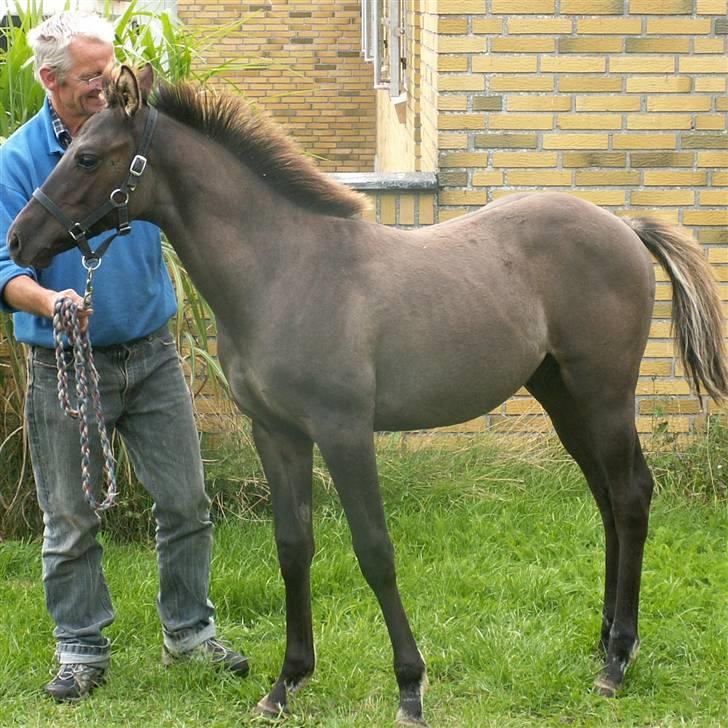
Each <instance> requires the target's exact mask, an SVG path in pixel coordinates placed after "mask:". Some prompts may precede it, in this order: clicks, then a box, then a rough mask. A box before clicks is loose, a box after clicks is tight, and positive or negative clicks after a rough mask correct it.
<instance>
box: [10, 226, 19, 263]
mask: <svg viewBox="0 0 728 728" xmlns="http://www.w3.org/2000/svg"><path fill="white" fill-rule="evenodd" d="M8 252H9V253H10V257H11V258H15V256H16V255H17V254H18V253H19V252H20V237H19V236H18V234H17V233H14V232H11V233H10V234H9V235H8Z"/></svg>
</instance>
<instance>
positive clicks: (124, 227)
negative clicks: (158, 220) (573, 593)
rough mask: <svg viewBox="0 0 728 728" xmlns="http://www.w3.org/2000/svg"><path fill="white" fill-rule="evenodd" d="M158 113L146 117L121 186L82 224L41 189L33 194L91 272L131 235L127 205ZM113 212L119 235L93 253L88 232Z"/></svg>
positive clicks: (137, 178) (154, 112)
mask: <svg viewBox="0 0 728 728" xmlns="http://www.w3.org/2000/svg"><path fill="white" fill-rule="evenodd" d="M158 115H159V114H158V112H157V110H156V109H155V108H154V107H153V106H150V107H149V114H148V116H147V120H146V123H145V125H144V133H143V135H142V140H141V142H140V143H139V148H138V149H137V153H136V154H135V155H134V159H132V160H131V164H130V165H129V171H128V172H127V175H126V177H125V179H124V181H123V182H122V183H121V186H120V187H117V188H116V189H115V190H114V191H113V192H112V193H111V194H110V195H109V199H108V200H107V201H106V202H105V203H104V204H103V205H101V206H100V207H98V208H97V209H96V210H94V212H92V213H91V214H90V215H88V216H87V217H85V218H84V219H83V220H81V222H74V221H73V220H71V218H70V217H68V216H67V215H66V214H65V213H64V212H63V211H62V210H61V209H60V208H59V207H58V205H56V203H55V202H53V200H51V199H50V197H48V195H46V193H45V192H43V191H42V190H41V189H40V188H38V189H36V190H34V191H33V197H34V198H35V199H36V200H38V202H40V204H41V205H43V207H45V209H46V210H48V212H50V213H51V215H53V217H55V218H56V220H58V222H60V223H61V225H63V227H65V228H66V230H67V232H68V234H69V235H70V236H71V237H72V238H73V240H74V242H75V243H76V245H77V246H78V247H79V248H80V249H81V252H82V253H83V264H84V267H85V268H86V269H87V270H88V269H91V268H94V269H95V268H98V266H99V264H100V262H101V256H102V255H103V254H104V253H105V252H106V250H107V249H108V247H109V245H111V241H112V240H114V238H116V237H117V236H120V235H121V236H123V235H128V234H129V233H130V232H131V225H130V224H129V210H128V208H127V205H128V203H129V195H130V194H131V193H132V192H134V190H135V189H136V186H137V185H138V184H139V179H140V178H141V176H142V174H143V173H144V170H145V169H146V167H147V157H146V154H147V151H148V150H149V145H150V143H151V141H152V135H153V134H154V127H155V126H156V124H157V117H158ZM112 210H117V212H118V216H119V217H118V222H117V223H116V232H113V233H112V234H111V235H109V236H108V237H106V238H105V239H104V240H103V241H102V243H101V245H99V247H98V248H96V250H91V246H90V245H89V244H88V240H86V236H87V235H88V233H89V230H90V229H91V227H92V226H93V225H94V224H95V223H97V222H98V221H99V220H101V218H102V217H104V216H105V215H107V214H108V213H109V212H111V211H112Z"/></svg>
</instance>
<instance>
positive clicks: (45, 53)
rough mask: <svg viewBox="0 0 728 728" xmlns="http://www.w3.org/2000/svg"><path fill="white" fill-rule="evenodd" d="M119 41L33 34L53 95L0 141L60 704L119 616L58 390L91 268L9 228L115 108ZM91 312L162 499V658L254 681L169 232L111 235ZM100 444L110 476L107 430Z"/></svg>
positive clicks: (64, 24) (80, 691)
mask: <svg viewBox="0 0 728 728" xmlns="http://www.w3.org/2000/svg"><path fill="white" fill-rule="evenodd" d="M113 39H114V31H113V28H112V26H111V25H110V24H109V23H108V22H107V21H106V20H103V19H102V18H99V17H97V16H94V15H86V14H81V13H69V12H65V13H61V14H59V15H56V16H53V17H50V18H48V19H47V20H45V21H44V22H43V23H41V24H40V25H39V26H38V27H37V28H35V29H34V30H33V31H31V32H30V33H29V35H28V41H29V43H30V45H31V48H32V49H33V53H34V62H35V72H36V76H37V78H38V80H39V81H40V82H41V84H42V85H43V87H44V88H45V89H46V92H47V99H46V102H45V104H44V106H43V108H42V109H41V110H40V111H39V112H38V114H37V115H36V116H35V117H33V118H32V119H30V120H29V121H28V122H27V123H26V124H24V125H23V126H22V127H21V128H20V129H18V130H17V132H16V133H15V134H13V135H12V136H11V137H10V138H9V139H8V140H7V141H6V142H5V144H3V145H2V146H0V306H1V307H2V309H3V310H5V311H11V312H13V314H14V326H15V335H16V338H17V339H18V340H19V341H22V342H24V343H26V344H28V345H29V346H30V355H29V361H28V367H29V369H28V371H29V376H28V393H27V404H26V420H27V427H28V438H29V442H30V448H31V456H32V461H33V472H34V476H35V481H36V487H37V492H38V501H39V503H40V506H41V508H42V510H43V520H44V535H43V551H42V556H43V583H44V588H45V596H46V604H47V608H48V611H49V613H50V615H51V617H52V618H53V620H54V622H55V625H56V627H55V631H54V635H55V638H56V640H57V649H56V657H57V660H58V662H59V663H60V669H59V671H58V674H57V675H56V676H55V677H54V678H53V680H51V682H49V683H48V684H47V685H46V686H45V690H46V692H47V693H48V694H50V695H51V696H52V697H53V698H55V699H56V700H59V701H68V700H78V699H80V698H83V697H85V696H87V695H88V694H89V692H90V691H91V690H92V689H93V688H95V687H96V686H98V685H100V684H101V683H102V682H104V680H105V677H106V672H107V667H108V664H109V657H110V642H109V639H108V638H106V637H104V636H103V634H102V630H103V629H104V628H105V627H107V626H108V625H109V624H111V622H112V621H113V619H114V611H113V608H112V604H111V600H110V597H109V593H108V590H107V587H106V584H105V581H104V577H103V572H102V566H101V551H102V548H101V545H100V543H99V542H98V540H97V538H96V534H97V532H98V529H99V525H100V518H99V516H98V514H97V513H95V512H94V511H93V510H92V509H91V508H90V507H89V505H88V504H87V503H86V501H85V499H84V494H83V492H82V489H81V477H80V473H81V464H80V463H81V456H80V445H79V434H78V424H77V422H76V421H75V420H73V419H71V418H69V417H67V416H66V415H65V414H64V413H63V412H62V411H61V408H60V406H59V404H58V400H57V393H56V387H57V385H56V373H55V363H54V361H55V359H54V350H53V346H54V342H53V337H52V324H51V317H52V315H53V310H54V305H55V302H56V301H57V300H58V299H59V298H60V297H62V296H67V297H69V298H71V299H72V300H73V301H75V302H76V303H77V304H79V305H81V304H82V297H81V295H80V293H79V292H81V291H83V290H84V285H85V271H84V269H83V267H82V265H81V255H80V252H79V251H78V250H72V251H68V252H65V253H63V254H61V255H59V256H57V257H56V258H54V260H53V262H52V263H51V265H50V266H49V267H48V268H45V269H43V270H33V269H26V268H20V267H18V266H16V265H15V264H13V263H12V262H11V261H10V259H9V256H8V250H7V245H6V237H7V231H8V228H9V227H10V224H11V223H12V220H13V218H14V217H15V216H16V215H17V213H18V212H19V211H20V210H21V209H22V207H23V206H24V205H25V203H26V202H27V201H28V200H29V199H30V197H31V195H32V192H33V189H34V188H36V187H39V186H40V185H41V184H42V183H43V181H44V180H45V179H46V177H47V176H48V175H49V174H50V172H51V170H52V169H53V168H54V166H55V165H56V164H57V163H58V161H59V159H60V158H61V155H62V154H63V152H64V149H65V148H66V147H67V146H68V144H69V143H70V142H71V139H72V138H73V137H74V136H75V135H76V134H77V133H78V131H79V129H80V128H81V126H82V125H83V123H84V122H85V121H86V120H87V119H88V118H89V117H90V116H92V115H93V114H94V113H96V112H97V111H99V110H100V109H102V108H103V107H104V98H103V94H102V91H101V78H100V77H101V75H102V73H103V71H104V70H105V69H107V68H108V67H110V66H111V65H112V63H113V61H114V50H113V45H112V43H113ZM96 243H97V244H98V241H96ZM91 246H92V248H94V247H95V245H94V241H91ZM92 306H93V310H92V311H89V310H85V311H82V312H81V318H82V325H83V326H84V327H88V330H89V335H90V338H91V341H92V343H93V346H94V353H95V364H96V368H97V370H98V372H99V377H100V388H101V399H102V404H103V408H104V414H105V417H106V420H107V426H109V427H115V428H116V430H117V431H118V432H119V434H120V435H121V437H122V438H123V440H124V442H125V444H126V446H127V449H128V451H129V454H130V457H131V460H132V463H133V465H134V469H135V471H136V473H137V475H138V476H139V479H140V480H141V482H142V483H143V484H144V486H145V488H146V489H147V491H148V492H149V493H150V494H151V496H152V498H153V499H154V509H153V513H154V516H155V518H156V521H157V531H156V547H157V559H158V564H159V576H160V586H159V595H158V600H157V602H158V610H159V615H160V618H161V621H162V626H163V637H164V646H163V661H164V663H165V664H170V663H172V662H175V661H177V660H180V659H185V658H189V657H194V658H196V659H206V660H209V661H210V662H212V663H214V664H216V665H218V666H220V667H223V668H226V669H228V670H231V671H232V672H233V673H235V674H237V675H241V676H242V675H245V674H247V672H248V661H247V659H246V658H245V657H243V656H242V655H240V654H238V653H236V652H234V651H232V650H231V649H229V648H228V647H226V646H225V645H223V644H222V643H221V642H220V641H219V640H217V639H216V638H215V622H214V619H213V615H214V609H213V606H212V604H211V602H210V601H209V599H208V586H209V570H210V557H211V548H212V524H211V522H210V517H209V505H210V501H209V499H208V498H207V495H206V494H205V490H204V481H203V472H202V461H201V457H200V451H199V442H198V436H197V431H196V427H195V422H194V418H193V413H192V406H191V401H190V396H189V392H188V390H187V387H186V384H185V381H184V379H183V376H182V371H181V368H180V364H179V359H178V355H177V351H176V348H175V346H174V343H173V341H172V338H171V336H170V334H169V332H168V330H167V322H168V320H169V318H170V317H171V316H172V315H173V314H174V312H175V311H176V303H175V298H174V292H173V289H172V285H171V282H170V279H169V276H168V274H167V271H166V268H165V266H164V262H163V259H162V252H161V246H160V234H159V230H158V228H156V227H154V226H153V225H150V224H148V223H141V222H135V223H134V224H133V229H132V232H131V234H130V235H128V236H127V237H124V238H120V239H119V240H118V241H116V242H115V243H114V244H113V245H111V247H110V248H109V250H108V252H107V253H106V255H105V256H104V258H103V265H102V266H101V267H100V268H99V270H98V271H97V272H96V274H95V277H94V299H93V302H92ZM91 429H95V428H91ZM95 445H96V447H95V448H94V451H95V456H94V457H95V461H94V463H93V468H94V474H95V476H96V481H99V480H100V476H101V468H102V457H101V455H100V453H99V452H98V450H99V448H98V438H97V440H96V443H95Z"/></svg>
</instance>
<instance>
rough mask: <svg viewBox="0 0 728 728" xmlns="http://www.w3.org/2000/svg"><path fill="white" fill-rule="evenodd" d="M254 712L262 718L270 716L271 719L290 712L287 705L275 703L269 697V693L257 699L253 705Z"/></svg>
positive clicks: (277, 718)
mask: <svg viewBox="0 0 728 728" xmlns="http://www.w3.org/2000/svg"><path fill="white" fill-rule="evenodd" d="M255 712H256V713H257V714H258V715H261V716H263V717H264V718H270V719H271V720H281V719H282V718H286V717H288V716H289V715H290V714H291V711H290V710H289V709H288V706H287V705H281V704H280V703H275V702H273V701H272V700H271V699H270V695H266V696H265V697H264V698H261V699H260V700H259V701H258V704H257V705H256V706H255Z"/></svg>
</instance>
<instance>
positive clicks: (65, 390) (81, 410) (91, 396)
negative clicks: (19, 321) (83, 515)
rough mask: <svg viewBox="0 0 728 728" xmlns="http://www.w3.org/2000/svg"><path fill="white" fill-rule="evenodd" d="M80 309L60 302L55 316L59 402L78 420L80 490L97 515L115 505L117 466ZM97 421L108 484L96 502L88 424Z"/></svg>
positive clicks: (57, 303) (96, 373)
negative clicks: (72, 387) (69, 353)
mask: <svg viewBox="0 0 728 728" xmlns="http://www.w3.org/2000/svg"><path fill="white" fill-rule="evenodd" d="M78 312H79V306H78V304H76V303H74V302H73V301H72V300H71V299H70V298H67V297H64V298H59V299H58V300H57V301H56V304H55V309H54V312H53V336H54V340H55V350H56V365H57V368H58V401H59V402H60V404H61V409H62V410H63V411H64V412H65V413H66V414H67V415H68V416H69V417H73V418H74V419H78V429H79V434H80V439H81V488H82V489H83V492H84V496H85V498H86V502H87V503H88V504H89V506H91V508H93V510H95V511H105V510H106V509H107V508H110V507H111V506H112V505H113V504H114V499H115V498H116V496H117V493H118V488H117V484H116V464H115V462H114V455H113V452H112V448H111V442H110V440H109V436H108V433H107V431H106V423H105V421H104V416H103V412H102V410H101V396H100V394H99V375H98V372H97V371H96V366H95V365H94V360H93V351H92V349H91V342H90V340H89V338H88V332H87V331H81V324H80V322H79V318H78ZM64 338H65V339H66V340H67V341H68V343H69V344H70V346H71V348H72V350H73V365H74V370H75V384H76V406H75V407H74V406H73V405H72V404H71V399H70V396H69V384H68V365H67V364H66V357H65V354H64ZM92 414H93V415H94V417H95V419H96V428H97V430H98V433H99V440H100V441H101V449H102V451H103V455H104V469H103V479H104V481H105V482H106V484H107V489H106V497H105V498H104V500H103V501H101V502H99V501H97V500H96V497H95V496H94V492H93V482H92V475H91V444H90V439H89V422H90V420H91V415H92Z"/></svg>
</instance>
